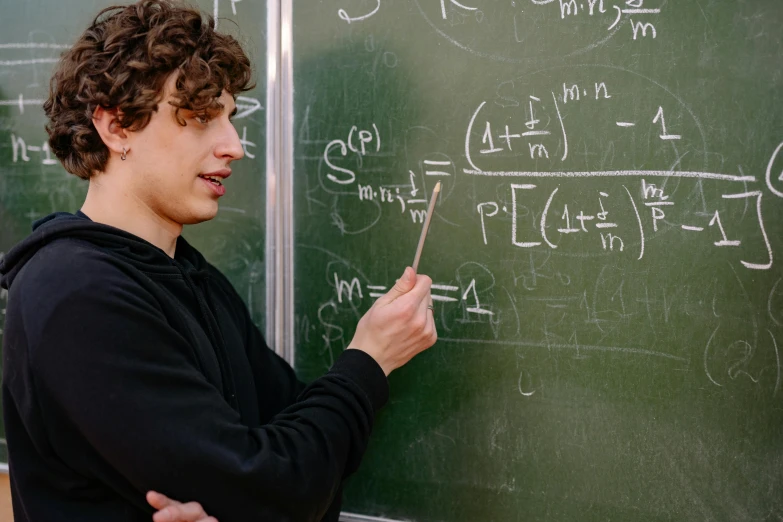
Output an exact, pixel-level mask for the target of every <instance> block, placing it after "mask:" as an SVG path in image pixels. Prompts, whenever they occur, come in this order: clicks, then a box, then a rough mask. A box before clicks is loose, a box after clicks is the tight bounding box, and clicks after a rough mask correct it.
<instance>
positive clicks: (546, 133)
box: [465, 82, 682, 173]
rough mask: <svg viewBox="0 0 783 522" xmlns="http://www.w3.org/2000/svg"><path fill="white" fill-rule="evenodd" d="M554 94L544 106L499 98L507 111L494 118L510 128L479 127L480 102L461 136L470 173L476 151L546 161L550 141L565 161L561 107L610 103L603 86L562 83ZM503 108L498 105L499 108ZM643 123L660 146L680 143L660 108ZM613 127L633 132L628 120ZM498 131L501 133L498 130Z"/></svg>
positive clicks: (565, 135) (529, 97)
mask: <svg viewBox="0 0 783 522" xmlns="http://www.w3.org/2000/svg"><path fill="white" fill-rule="evenodd" d="M558 91H559V92H557V93H556V92H555V90H551V91H550V92H549V93H548V94H549V95H551V100H552V103H551V104H549V103H545V102H544V101H543V100H542V97H539V96H535V95H533V94H528V95H527V97H526V98H527V99H526V100H525V101H526V103H520V102H519V100H518V99H517V98H511V97H509V96H501V100H504V101H505V102H506V103H507V104H508V105H509V107H507V108H506V110H505V111H503V113H502V114H499V115H497V116H496V117H497V118H498V119H499V118H503V119H504V120H508V119H511V122H512V123H511V124H509V123H505V124H503V125H500V124H497V123H496V124H494V125H493V122H492V121H490V119H485V120H484V125H480V124H479V123H478V122H479V121H480V119H479V115H480V114H481V113H482V109H484V107H485V106H486V105H487V102H486V101H482V102H481V103H480V104H479V105H478V107H477V108H476V110H475V111H474V112H473V116H472V117H471V119H470V123H469V124H468V127H467V131H466V134H465V156H466V158H467V160H468V163H470V165H471V167H473V170H472V171H471V173H475V172H478V171H481V169H480V168H479V167H477V166H476V162H474V161H473V159H474V158H475V157H476V154H475V152H476V149H478V151H477V152H478V157H484V156H491V155H502V156H508V155H509V154H510V155H515V156H518V155H524V156H527V157H528V158H529V159H531V160H536V159H550V150H554V149H555V147H554V146H553V145H551V144H547V142H546V141H545V140H547V139H552V138H553V137H555V138H556V139H558V140H559V141H558V142H557V143H556V148H557V150H558V151H560V150H562V156H560V161H565V160H567V159H568V154H569V148H568V143H569V139H568V138H569V133H568V131H567V130H566V125H565V124H564V121H563V120H564V117H563V113H562V111H561V106H566V105H568V104H571V105H573V104H574V103H577V102H581V103H585V102H587V101H588V100H592V101H593V102H594V103H595V102H601V103H609V102H607V101H605V100H610V99H611V98H612V95H611V94H610V93H609V89H608V87H607V85H606V82H592V83H591V84H590V85H589V87H588V86H585V85H584V84H581V85H580V84H578V83H562V90H558ZM512 102H513V104H512ZM503 104H504V103H503V102H501V105H503ZM514 105H516V106H518V108H517V110H516V111H513V107H514ZM520 108H521V112H522V114H520V116H522V118H521V121H519V122H518V123H517V121H518V120H517V114H516V113H517V112H519V111H520ZM547 111H550V112H547ZM599 112H606V111H599ZM646 123H648V126H650V125H652V126H655V129H654V130H653V131H652V132H653V133H654V134H655V135H656V136H657V139H658V140H660V141H662V142H673V141H679V140H681V139H682V135H681V134H674V133H672V132H670V130H669V129H667V126H666V116H665V111H664V108H663V106H661V105H659V106H658V107H657V110H656V111H655V112H654V113H651V114H649V115H648V121H647V122H646ZM593 125H595V124H593ZM614 125H615V126H616V127H617V128H620V129H628V130H629V132H633V131H635V129H634V128H635V127H636V125H637V122H635V121H628V118H623V119H621V120H616V119H615V121H614ZM498 127H500V128H501V130H498ZM482 128H483V129H484V130H483V131H481V130H480V129H482ZM477 130H478V131H480V135H481V140H480V144H479V145H478V146H475V145H474V143H473V142H474V139H473V136H474V134H475V131H477ZM520 141H521V142H523V143H524V144H523V145H522V146H521V149H520V147H519V145H520V144H519V142H520ZM525 145H526V146H525Z"/></svg>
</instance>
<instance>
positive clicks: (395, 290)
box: [378, 267, 416, 304]
mask: <svg viewBox="0 0 783 522" xmlns="http://www.w3.org/2000/svg"><path fill="white" fill-rule="evenodd" d="M414 286H416V272H414V271H413V268H411V267H406V268H405V272H403V273H402V277H401V278H399V279H398V280H397V282H396V283H395V284H394V286H393V287H392V289H391V290H389V291H388V293H387V294H386V295H384V296H383V297H381V298H380V299H378V300H379V301H383V304H389V303H391V302H393V301H394V300H395V299H397V298H398V297H400V296H401V295H404V294H407V293H408V292H410V291H411V290H413V287H414Z"/></svg>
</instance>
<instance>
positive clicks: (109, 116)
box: [92, 106, 130, 155]
mask: <svg viewBox="0 0 783 522" xmlns="http://www.w3.org/2000/svg"><path fill="white" fill-rule="evenodd" d="M92 123H93V125H95V130H97V131H98V135H100V137H101V140H102V141H103V143H104V145H106V147H107V148H108V149H109V150H110V151H111V152H112V153H113V154H117V155H121V154H122V153H123V150H125V152H128V151H130V145H129V144H128V134H127V132H126V129H123V128H122V127H120V124H119V122H118V121H117V111H116V110H106V109H104V108H103V107H100V106H99V107H96V109H95V110H94V111H93V112H92Z"/></svg>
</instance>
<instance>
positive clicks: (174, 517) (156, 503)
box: [147, 491, 218, 522]
mask: <svg viewBox="0 0 783 522" xmlns="http://www.w3.org/2000/svg"><path fill="white" fill-rule="evenodd" d="M147 502H149V504H150V506H152V507H154V508H155V509H157V510H158V511H157V512H156V513H155V514H154V515H152V520H153V521H154V522H218V520H217V519H216V518H215V517H210V516H208V515H207V514H206V512H204V508H202V507H201V504H199V503H198V502H188V503H187V504H183V503H182V502H177V501H176V500H171V499H170V498H169V497H167V496H166V495H162V494H160V493H156V492H155V491H148V492H147Z"/></svg>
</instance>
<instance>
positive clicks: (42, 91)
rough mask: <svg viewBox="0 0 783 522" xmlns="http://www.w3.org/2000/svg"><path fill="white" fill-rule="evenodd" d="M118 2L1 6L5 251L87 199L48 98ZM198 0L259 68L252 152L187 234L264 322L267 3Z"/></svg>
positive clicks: (249, 125) (248, 105)
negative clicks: (54, 76)
mask: <svg viewBox="0 0 783 522" xmlns="http://www.w3.org/2000/svg"><path fill="white" fill-rule="evenodd" d="M118 3H120V2H114V1H109V0H57V1H56V2H55V1H44V0H27V1H24V2H4V3H3V4H2V7H0V252H7V251H8V249H9V248H11V246H13V245H14V244H15V243H16V242H18V241H19V240H21V239H22V238H24V237H25V236H26V235H27V234H29V232H30V226H31V224H32V222H33V221H35V220H36V219H38V218H40V217H42V216H45V215H46V214H49V213H50V212H53V211H58V210H63V211H69V212H74V211H76V210H78V209H79V207H80V206H81V204H82V202H83V201H84V196H85V194H86V191H87V183H86V182H84V181H82V180H80V179H78V178H77V177H76V176H73V175H71V174H68V173H67V172H66V171H65V169H63V168H62V166H61V165H60V164H59V163H58V162H57V160H56V158H55V157H54V155H53V154H52V153H51V152H50V151H49V148H48V145H47V143H46V140H47V135H46V131H45V130H44V125H45V123H46V117H45V115H44V112H43V109H42V108H41V105H42V103H43V100H45V99H46V97H47V95H48V92H49V78H50V76H51V72H52V68H53V67H54V63H55V62H56V61H57V58H58V56H59V55H60V53H61V52H63V51H64V50H65V49H67V47H68V46H69V45H70V44H71V43H72V42H73V41H74V40H75V39H76V38H78V36H79V35H80V34H81V33H82V31H83V30H84V29H86V27H87V25H88V24H89V23H90V22H91V21H92V18H93V17H94V16H95V15H96V14H97V13H98V11H99V10H100V9H102V8H104V7H108V6H110V5H115V4H118ZM193 4H194V5H198V6H199V7H201V9H203V10H204V11H205V12H207V13H209V14H215V13H217V15H218V19H219V22H218V28H219V29H221V30H225V31H226V32H229V33H231V34H234V35H236V36H237V37H238V38H240V40H241V41H242V42H243V44H244V46H245V49H246V51H247V52H248V53H249V54H250V55H251V58H252V60H253V62H254V67H255V69H256V71H257V72H258V73H260V74H256V76H257V77H258V86H257V88H256V89H255V90H253V91H250V92H247V93H243V95H242V97H241V98H238V99H237V105H238V106H239V112H238V114H237V116H236V123H235V125H236V128H237V131H238V133H239V135H240V138H242V140H243V146H244V148H245V159H244V160H242V161H240V162H239V163H236V164H235V165H234V168H233V170H234V174H233V175H232V177H231V181H230V183H229V185H228V186H227V193H226V196H225V197H224V198H223V199H222V200H221V205H220V211H219V213H218V216H217V218H216V219H214V220H213V221H211V222H209V223H205V224H202V225H199V226H197V227H195V228H188V229H186V231H185V235H186V237H187V238H188V239H189V240H190V241H191V242H192V243H193V244H194V245H195V246H196V247H197V248H199V249H200V250H201V251H202V252H203V253H204V255H205V256H206V257H207V259H208V260H210V261H211V262H213V263H214V264H215V265H217V266H218V267H219V268H220V269H221V270H223V271H224V273H225V274H226V275H227V276H228V277H229V278H230V279H231V281H232V283H233V284H234V285H235V286H236V288H237V289H238V291H239V293H240V294H241V295H242V297H243V298H244V299H245V300H246V302H247V304H248V306H249V307H250V310H251V312H252V315H253V318H254V320H255V321H256V322H257V323H258V324H259V325H263V322H264V315H263V314H264V310H263V307H262V306H261V305H262V303H263V300H264V292H265V289H264V212H265V205H264V197H265V196H264V194H265V192H264V188H265V177H264V169H265V154H266V152H265V111H264V106H263V105H264V103H265V96H266V94H265V93H266V77H265V69H266V54H265V53H266V37H265V32H266V3H265V2H264V1H252V2H251V1H246V2H243V3H238V2H231V1H230V0H214V1H213V0H202V1H200V2H198V4H196V3H195V2H194V3H193ZM2 292H3V293H2V295H0V308H2V310H3V311H4V310H5V304H6V294H5V291H2ZM3 316H4V314H3ZM0 325H2V319H0ZM1 425H2V422H1V421H0V426H1ZM0 437H1V438H2V444H0V462H7V452H6V446H5V435H4V432H3V431H2V430H0Z"/></svg>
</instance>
